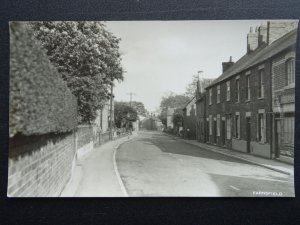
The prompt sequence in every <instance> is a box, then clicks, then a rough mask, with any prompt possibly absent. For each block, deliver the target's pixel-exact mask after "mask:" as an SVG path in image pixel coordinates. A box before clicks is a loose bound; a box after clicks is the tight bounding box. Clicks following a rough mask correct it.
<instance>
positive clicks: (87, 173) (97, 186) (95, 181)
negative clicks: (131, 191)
mask: <svg viewBox="0 0 300 225" xmlns="http://www.w3.org/2000/svg"><path fill="white" fill-rule="evenodd" d="M136 135H137V134H136V133H133V134H132V135H130V137H128V136H126V137H122V138H120V139H117V140H113V141H110V142H107V143H105V144H103V145H101V146H98V147H96V148H94V149H93V150H92V151H91V152H90V153H88V154H87V155H85V156H83V157H82V158H80V159H79V160H78V161H77V162H76V166H75V169H74V172H73V174H72V176H71V178H70V180H69V182H68V183H67V185H66V187H65V188H64V190H63V191H62V193H61V196H60V197H125V196H127V192H126V190H125V189H124V186H123V183H122V181H121V180H120V175H119V173H118V168H117V166H116V164H115V152H116V149H117V148H118V147H119V146H120V145H121V144H123V143H125V142H127V141H131V140H132V139H133V138H134V137H135V136H136Z"/></svg>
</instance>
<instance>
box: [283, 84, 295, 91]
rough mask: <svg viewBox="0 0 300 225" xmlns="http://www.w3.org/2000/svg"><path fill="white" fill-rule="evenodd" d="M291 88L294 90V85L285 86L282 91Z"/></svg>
mask: <svg viewBox="0 0 300 225" xmlns="http://www.w3.org/2000/svg"><path fill="white" fill-rule="evenodd" d="M292 88H295V83H293V84H288V85H286V86H285V87H283V90H286V89H292Z"/></svg>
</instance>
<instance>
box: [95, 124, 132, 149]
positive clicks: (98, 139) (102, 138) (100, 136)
mask: <svg viewBox="0 0 300 225" xmlns="http://www.w3.org/2000/svg"><path fill="white" fill-rule="evenodd" d="M129 134H130V132H129V131H126V129H124V128H119V129H115V130H114V131H113V135H112V139H113V140H116V139H118V138H121V137H124V136H127V135H129ZM109 140H110V131H106V132H102V133H100V132H94V146H99V145H102V144H104V143H106V142H108V141H109Z"/></svg>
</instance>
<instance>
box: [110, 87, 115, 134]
mask: <svg viewBox="0 0 300 225" xmlns="http://www.w3.org/2000/svg"><path fill="white" fill-rule="evenodd" d="M113 86H114V84H113V82H112V83H111V85H110V110H109V111H110V112H109V114H110V120H109V139H110V140H112V139H113V126H112V125H113V121H112V120H113Z"/></svg>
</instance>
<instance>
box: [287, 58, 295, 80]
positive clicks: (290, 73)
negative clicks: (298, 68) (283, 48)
mask: <svg viewBox="0 0 300 225" xmlns="http://www.w3.org/2000/svg"><path fill="white" fill-rule="evenodd" d="M286 81H287V85H290V84H294V83H295V59H294V58H291V59H289V60H288V61H287V62H286Z"/></svg>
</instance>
